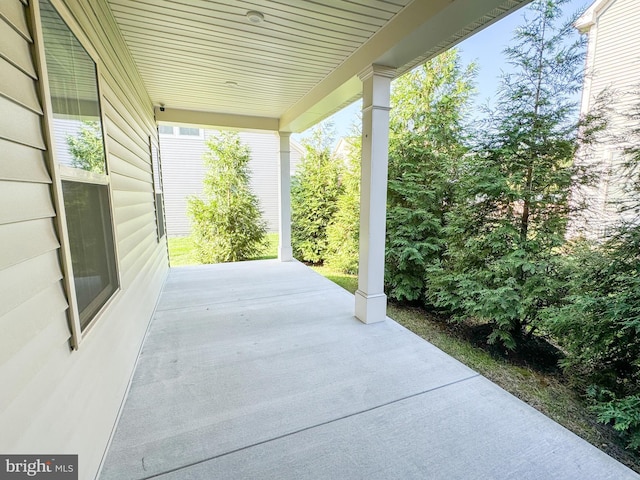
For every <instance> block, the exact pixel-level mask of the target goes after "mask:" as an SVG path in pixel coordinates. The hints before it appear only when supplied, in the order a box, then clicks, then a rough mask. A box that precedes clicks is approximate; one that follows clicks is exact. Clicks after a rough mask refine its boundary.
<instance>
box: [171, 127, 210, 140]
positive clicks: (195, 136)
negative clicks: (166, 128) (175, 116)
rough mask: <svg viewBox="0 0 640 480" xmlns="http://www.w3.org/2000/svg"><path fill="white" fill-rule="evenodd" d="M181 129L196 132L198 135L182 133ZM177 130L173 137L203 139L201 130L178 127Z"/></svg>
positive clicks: (202, 130)
mask: <svg viewBox="0 0 640 480" xmlns="http://www.w3.org/2000/svg"><path fill="white" fill-rule="evenodd" d="M183 128H184V129H187V130H198V134H197V135H192V134H190V133H182V132H181V130H182V129H183ZM177 129H178V130H177V133H176V134H175V135H176V136H178V137H180V138H193V139H197V138H204V129H203V128H199V127H184V126H178V127H177ZM174 131H175V130H174Z"/></svg>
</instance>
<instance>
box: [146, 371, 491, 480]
mask: <svg viewBox="0 0 640 480" xmlns="http://www.w3.org/2000/svg"><path fill="white" fill-rule="evenodd" d="M478 377H481V375H480V374H479V373H476V374H474V375H470V376H468V377H465V378H461V379H459V380H455V381H453V382H449V383H445V384H443V385H438V386H437V387H433V388H429V389H427V390H423V391H421V392H417V393H413V394H411V395H406V396H404V397H400V398H397V399H395V400H390V401H388V402H385V403H381V404H380V405H375V406H373V407H370V408H365V409H364V410H358V411H357V412H353V413H349V414H347V415H342V416H341V417H337V418H333V419H331V420H327V421H325V422H320V423H317V424H315V425H310V426H308V427H304V428H300V429H298V430H294V431H291V432H288V433H283V434H282V435H278V436H275V437H272V438H268V439H266V440H261V441H259V442H255V443H252V444H251V445H246V446H244V447H239V448H236V449H233V450H229V451H228V452H224V453H220V454H218V455H213V456H211V457H208V458H204V459H202V460H198V461H197V462H191V463H188V464H186V465H182V466H180V467H176V468H172V469H170V470H166V471H164V472H160V473H156V474H154V475H151V476H149V477H144V478H141V479H140V480H150V479H152V478H158V477H162V476H163V475H167V474H170V473H175V472H179V471H180V470H184V469H185V468H191V467H194V466H196V465H201V464H203V463H206V462H210V461H213V460H217V459H219V458H222V457H226V456H228V455H233V454H234V453H238V452H242V451H244V450H249V449H251V448H255V447H258V446H260V445H264V444H266V443H271V442H275V441H277V440H281V439H283V438H287V437H291V436H293V435H297V434H299V433H302V432H306V431H309V430H313V429H315V428H319V427H322V426H325V425H330V424H332V423H335V422H339V421H341V420H345V419H347V418H351V417H357V416H358V415H362V414H365V413H368V412H372V411H374V410H379V409H381V408H384V407H388V406H390V405H394V404H396V403H400V402H403V401H405V400H409V399H411V398H416V397H420V396H422V395H426V394H428V393H431V392H435V391H437V390H442V389H443V388H447V387H451V386H453V385H458V384H460V383H464V382H466V381H469V380H472V379H474V378H478Z"/></svg>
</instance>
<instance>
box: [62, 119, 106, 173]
mask: <svg viewBox="0 0 640 480" xmlns="http://www.w3.org/2000/svg"><path fill="white" fill-rule="evenodd" d="M66 141H67V146H68V147H69V153H71V156H72V157H73V160H72V161H71V166H73V167H75V168H81V169H83V170H86V171H88V172H94V173H101V174H104V173H105V169H104V147H103V142H102V128H101V127H100V122H97V121H95V122H86V121H85V122H83V123H82V126H81V127H80V132H79V133H78V135H75V136H73V135H67V138H66Z"/></svg>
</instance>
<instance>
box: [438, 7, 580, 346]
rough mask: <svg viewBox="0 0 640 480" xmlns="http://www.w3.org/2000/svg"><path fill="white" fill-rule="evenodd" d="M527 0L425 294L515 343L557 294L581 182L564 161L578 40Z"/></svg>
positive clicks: (555, 16)
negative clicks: (573, 201) (508, 69)
mask: <svg viewBox="0 0 640 480" xmlns="http://www.w3.org/2000/svg"><path fill="white" fill-rule="evenodd" d="M565 3H567V0H536V1H534V2H533V3H532V4H531V6H530V7H529V9H528V11H527V13H526V15H525V24H524V25H523V26H521V27H520V28H518V29H517V30H516V32H515V36H514V39H513V42H512V46H510V47H509V48H507V49H506V50H505V54H506V56H507V58H508V61H509V63H510V65H511V67H512V69H513V73H509V74H505V75H503V77H502V82H501V94H500V97H499V100H498V103H497V108H496V109H495V110H494V111H491V112H488V117H489V122H488V123H487V125H485V126H484V132H488V134H487V133H484V134H483V136H484V138H483V140H482V141H481V142H480V145H479V146H478V148H477V149H476V150H475V151H474V153H473V154H472V155H469V156H468V160H467V162H466V165H465V171H464V175H462V176H461V178H460V181H459V182H458V184H457V198H456V207H455V208H454V209H453V210H452V211H451V212H450V213H449V214H448V219H449V225H448V226H447V239H448V240H447V241H448V252H447V256H446V261H445V262H444V264H443V265H442V267H441V268H440V269H439V271H438V272H437V274H436V275H435V276H434V277H433V278H434V288H433V289H432V290H431V292H430V296H431V299H432V301H433V302H434V303H435V304H436V305H438V306H440V307H443V308H447V309H449V310H450V311H452V312H454V313H455V314H457V315H458V316H459V317H474V318H476V319H480V320H485V321H487V322H489V323H490V324H492V326H493V330H492V333H491V334H490V336H489V341H490V342H499V343H502V344H503V345H505V346H506V347H508V348H515V347H516V346H517V343H518V339H519V338H521V337H522V335H523V334H524V333H529V334H531V333H532V332H533V331H534V329H535V328H536V326H537V325H538V323H539V321H540V318H539V313H540V311H541V309H543V308H544V307H546V306H548V305H550V304H553V303H554V302H557V301H558V300H559V296H560V295H561V292H562V284H563V279H562V278H561V275H560V272H559V266H558V261H559V254H560V251H559V249H560V247H561V246H562V245H563V243H564V236H565V230H566V223H567V218H568V214H569V212H570V210H571V208H572V207H571V204H570V202H569V196H570V193H571V191H572V189H573V188H574V187H575V186H576V185H577V184H580V183H583V182H586V181H588V179H589V177H588V175H584V174H583V173H584V172H582V171H580V170H579V169H578V168H577V167H575V166H574V165H573V158H574V154H575V151H576V145H577V141H576V138H577V133H578V124H579V122H578V115H577V104H576V100H575V99H576V97H577V95H576V93H577V92H578V91H579V89H580V88H581V85H582V67H583V63H584V41H583V39H581V38H579V37H578V34H577V32H575V30H574V28H573V27H572V22H571V21H568V22H567V21H564V20H563V16H562V10H561V7H562V5H563V4H565Z"/></svg>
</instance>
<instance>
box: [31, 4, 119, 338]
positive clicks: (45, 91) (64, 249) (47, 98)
mask: <svg viewBox="0 0 640 480" xmlns="http://www.w3.org/2000/svg"><path fill="white" fill-rule="evenodd" d="M48 1H49V3H51V5H52V6H53V8H54V9H55V10H56V12H57V13H58V15H59V16H60V18H62V20H63V21H64V23H65V24H66V26H67V28H69V30H70V31H71V33H72V34H73V35H74V36H75V37H76V39H77V40H78V42H79V43H80V45H81V46H82V47H83V48H84V50H85V51H86V53H87V55H89V57H90V58H91V60H92V61H93V63H94V65H95V74H96V90H97V98H98V106H99V110H100V122H101V127H102V142H103V150H104V156H105V174H104V175H99V174H95V173H93V172H82V171H80V170H79V169H76V168H72V167H66V166H64V165H61V164H60V163H59V162H58V160H57V158H56V157H57V154H56V141H55V132H54V128H53V107H52V101H51V90H50V86H49V85H50V84H49V72H48V69H47V64H46V55H45V46H44V36H43V29H42V16H41V14H40V0H32V1H30V2H29V13H30V16H31V19H32V28H33V32H32V35H33V46H34V57H35V66H36V71H37V74H38V78H39V82H38V90H39V93H40V98H41V102H42V109H43V116H42V124H43V136H44V141H45V145H46V150H45V152H43V153H44V155H45V158H46V160H47V166H48V167H49V172H50V175H51V189H52V197H53V206H54V208H55V212H56V215H55V218H54V223H55V227H56V232H57V234H58V238H59V240H60V249H59V252H60V263H61V269H62V283H63V286H64V290H65V293H66V295H67V300H68V304H69V305H68V317H67V318H68V322H69V327H70V330H71V337H70V347H71V349H72V350H78V349H79V348H80V345H81V343H82V342H83V341H84V340H85V339H86V337H87V335H89V333H90V332H91V331H93V327H94V326H95V325H96V324H97V323H98V322H99V320H100V319H101V318H102V316H103V315H104V313H105V311H107V310H108V309H109V308H110V306H111V305H112V304H113V302H114V301H115V300H116V299H117V298H119V296H120V293H121V291H122V278H121V271H120V255H119V251H118V242H117V237H116V225H115V217H114V208H113V189H112V184H111V178H110V175H109V174H110V172H111V169H110V165H109V154H108V150H107V145H106V143H107V142H106V140H107V135H108V132H107V124H106V121H105V120H106V116H105V111H104V107H103V105H104V99H103V96H102V92H103V91H104V89H103V85H102V75H101V74H100V70H101V65H100V63H99V62H98V61H96V59H97V58H99V55H98V54H97V52H96V51H95V50H94V49H93V47H92V46H91V43H90V42H89V41H88V39H87V38H86V37H85V36H84V34H83V33H82V30H81V29H80V28H79V26H78V24H77V23H76V21H75V19H74V18H73V16H72V15H71V13H70V12H69V11H68V9H67V7H66V6H65V5H63V4H61V3H60V1H59V0H48ZM63 180H67V181H81V182H84V183H92V184H102V185H106V186H107V194H108V195H107V196H108V203H109V205H108V214H109V222H110V224H111V229H112V235H113V261H114V264H115V279H114V280H115V283H116V285H115V289H114V291H113V293H112V294H111V295H110V297H109V298H108V299H107V300H106V301H105V302H104V304H103V305H102V307H101V308H100V309H98V311H97V312H95V314H94V315H93V318H92V319H91V320H90V321H89V322H88V323H87V324H86V326H85V327H84V330H83V329H82V327H81V325H80V312H79V310H78V299H77V296H76V289H75V280H74V275H73V266H72V257H71V248H70V241H69V232H68V229H67V215H66V210H65V208H64V197H63V193H62V181H63ZM99 296H102V295H99ZM97 298H98V297H96V299H94V300H93V301H92V303H93V302H94V301H97Z"/></svg>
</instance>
